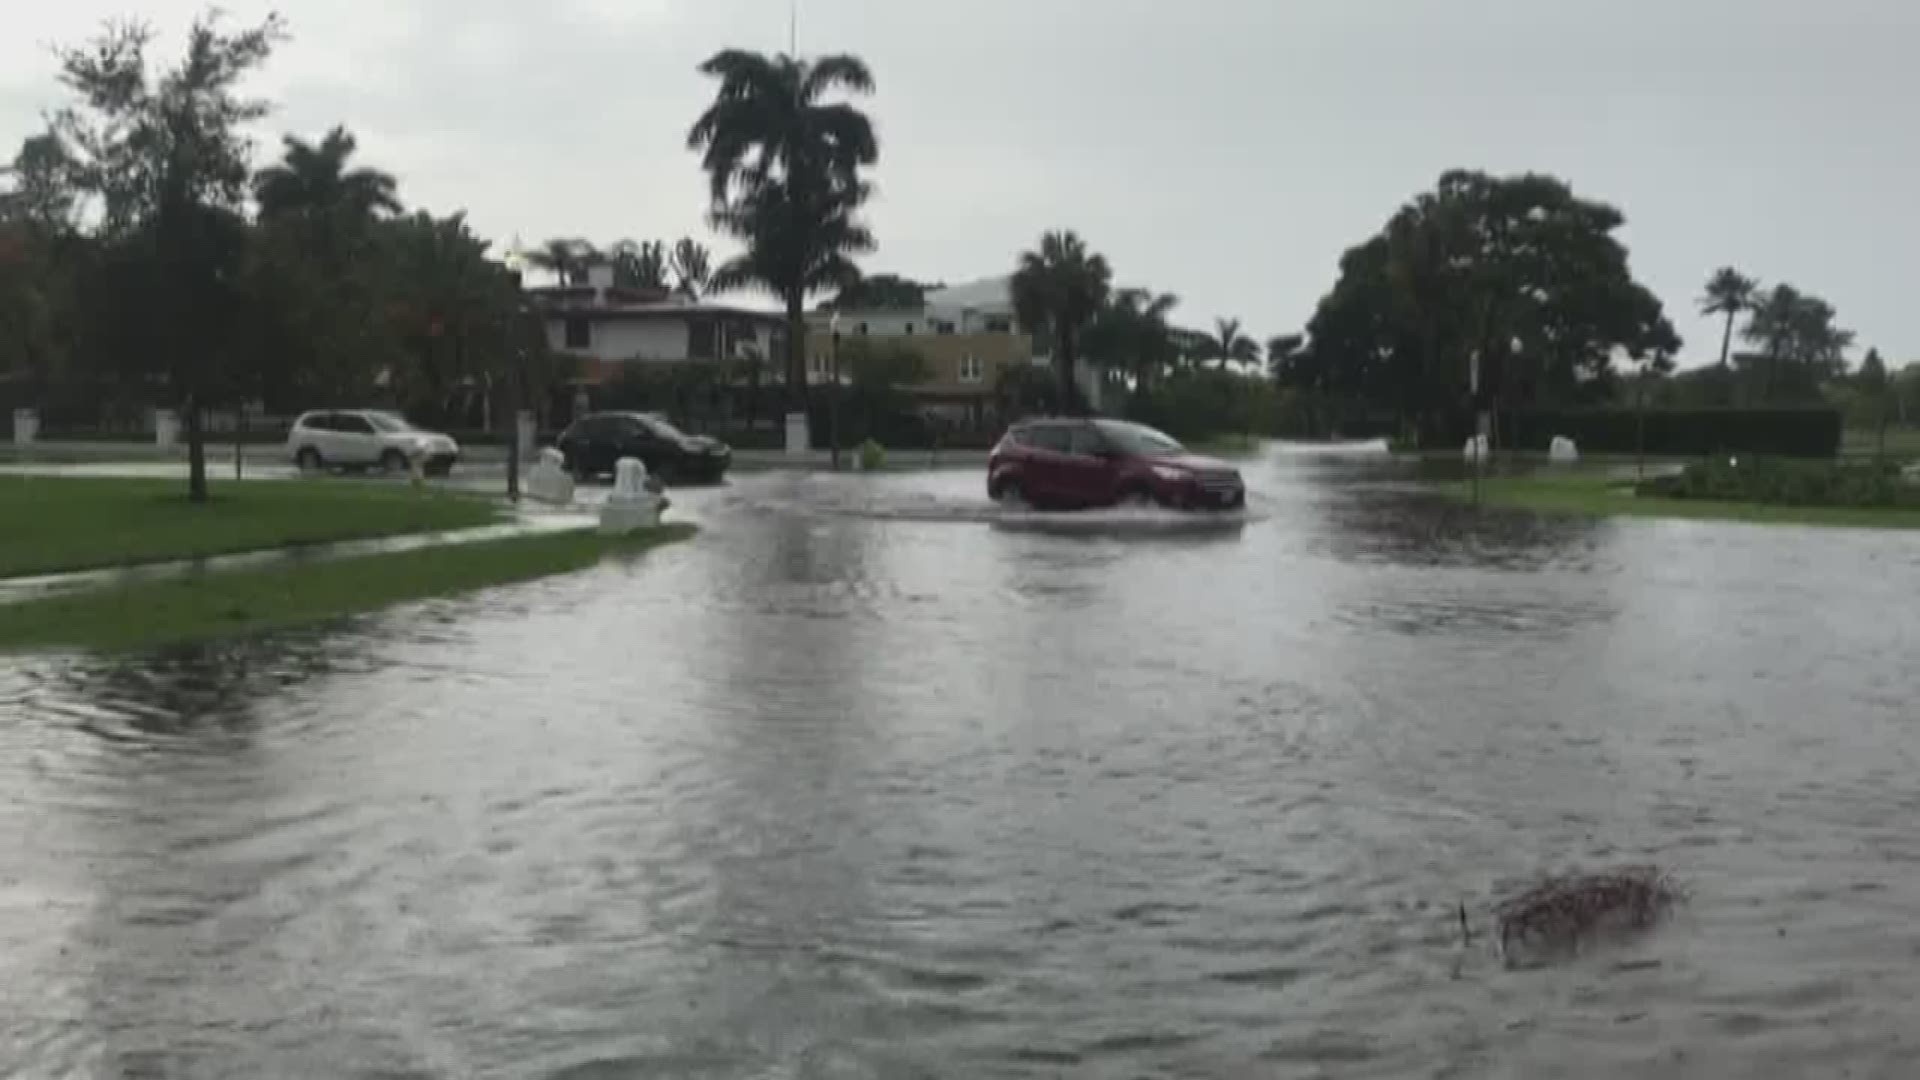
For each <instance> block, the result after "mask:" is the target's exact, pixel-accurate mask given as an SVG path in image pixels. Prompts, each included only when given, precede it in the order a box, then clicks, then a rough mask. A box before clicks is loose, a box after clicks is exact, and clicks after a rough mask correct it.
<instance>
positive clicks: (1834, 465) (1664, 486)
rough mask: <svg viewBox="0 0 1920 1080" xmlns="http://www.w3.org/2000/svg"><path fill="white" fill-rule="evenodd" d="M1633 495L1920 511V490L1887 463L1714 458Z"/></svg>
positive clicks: (1647, 482) (1645, 483)
mask: <svg viewBox="0 0 1920 1080" xmlns="http://www.w3.org/2000/svg"><path fill="white" fill-rule="evenodd" d="M1635 490H1636V491H1638V492H1639V493H1640V494H1642V495H1657V496H1660V497H1662V498H1668V499H1707V500H1712V501H1716V502H1750V503H1763V504H1769V505H1776V506H1841V507H1861V508H1871V509H1886V508H1893V507H1902V508H1920V486H1916V485H1914V484H1912V483H1908V482H1906V481H1904V480H1903V479H1902V478H1901V475H1900V466H1899V465H1898V464H1895V463H1893V462H1884V461H1863V460H1851V461H1840V462H1818V461H1796V460H1791V459H1786V458H1768V457H1743V458H1738V459H1735V458H1721V457H1716V458H1712V459H1709V460H1707V461H1702V462H1698V463H1696V464H1693V465H1689V466H1687V467H1686V468H1685V469H1683V470H1681V471H1680V472H1679V473H1678V474H1676V475H1673V476H1662V477H1657V478H1655V479H1652V480H1645V481H1642V482H1641V483H1640V484H1638V485H1637V486H1636V488H1635Z"/></svg>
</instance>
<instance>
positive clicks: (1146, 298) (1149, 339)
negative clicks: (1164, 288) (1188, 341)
mask: <svg viewBox="0 0 1920 1080" xmlns="http://www.w3.org/2000/svg"><path fill="white" fill-rule="evenodd" d="M1179 303H1180V298H1179V297H1177V296H1175V295H1173V294H1172V293H1154V292H1152V291H1150V290H1147V289H1119V290H1116V291H1115V292H1114V294H1113V297H1112V299H1110V300H1109V301H1108V302H1107V304H1106V306H1105V307H1104V308H1103V309H1101V312H1100V314H1099V315H1098V316H1097V317H1095V319H1094V321H1093V325H1092V326H1090V327H1089V328H1088V329H1087V336H1086V341H1085V343H1084V346H1085V351H1086V354H1087V356H1088V358H1089V359H1093V360H1097V361H1099V362H1100V363H1103V364H1105V365H1106V366H1108V367H1111V368H1116V369H1119V370H1122V371H1126V372H1129V373H1131V374H1132V375H1133V389H1134V393H1136V394H1145V393H1148V392H1150V391H1151V390H1152V389H1153V378H1154V376H1155V375H1156V374H1158V373H1159V372H1160V371H1161V370H1162V369H1164V368H1166V367H1167V366H1168V365H1169V364H1171V363H1172V362H1173V357H1174V353H1175V352H1176V347H1175V344H1174V340H1173V327H1172V326H1171V325H1170V324H1169V323H1168V321H1167V320H1168V317H1169V316H1170V315H1172V314H1173V309H1174V307H1175V306H1177V305H1178V304H1179Z"/></svg>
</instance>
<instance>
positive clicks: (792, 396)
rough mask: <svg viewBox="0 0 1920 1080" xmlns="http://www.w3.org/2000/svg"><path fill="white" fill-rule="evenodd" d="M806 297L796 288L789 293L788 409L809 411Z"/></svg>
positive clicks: (790, 410) (791, 410)
mask: <svg viewBox="0 0 1920 1080" xmlns="http://www.w3.org/2000/svg"><path fill="white" fill-rule="evenodd" d="M805 305H806V297H805V296H804V295H803V294H802V293H801V292H799V291H798V290H795V291H794V292H792V293H789V294H788V295H787V411H788V412H806V411H807V314H806V307H805Z"/></svg>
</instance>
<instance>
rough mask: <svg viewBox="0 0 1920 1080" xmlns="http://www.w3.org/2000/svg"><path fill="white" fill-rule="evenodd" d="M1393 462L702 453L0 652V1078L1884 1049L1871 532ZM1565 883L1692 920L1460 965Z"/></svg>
mask: <svg viewBox="0 0 1920 1080" xmlns="http://www.w3.org/2000/svg"><path fill="white" fill-rule="evenodd" d="M1392 468H1393V467H1392V466H1388V465H1384V464H1381V465H1370V464H1367V463H1365V462H1363V461H1360V460H1341V459H1338V458H1332V457H1327V458H1318V457H1310V456H1304V455H1299V456H1295V455H1288V454H1285V453H1270V454H1269V455H1268V456H1267V457H1266V458H1264V459H1262V460H1259V461H1252V462H1248V463H1247V464H1246V465H1245V466H1244V470H1245V472H1246V475H1247V479H1248V484H1249V487H1250V488H1251V489H1252V491H1253V492H1254V502H1253V507H1252V512H1251V513H1250V515H1249V516H1248V518H1247V519H1245V520H1225V521H1221V520H1207V521H1204V522H1201V523H1195V522H1194V521H1192V520H1190V519H1163V518H1160V517H1159V516H1158V515H1135V516H1129V515H1108V516H1101V515H1093V516H1089V517H1080V518H1072V519H1068V520H1066V521H1064V522H1063V521H1058V520H1054V519H1049V518H1039V519H1035V518H1033V517H1032V516H1031V515H1013V516H1012V517H1010V518H1002V517H1001V516H1000V515H999V514H998V512H997V511H996V510H995V509H994V508H992V507H989V506H987V505H986V504H985V499H984V495H983V494H982V490H981V489H982V487H983V484H982V478H981V476H980V474H979V472H978V471H977V470H959V471H949V472H936V473H918V474H892V475H882V476H872V477H863V476H816V475H807V474H775V475H762V476H749V477H744V478H742V479H740V480H738V481H736V482H735V483H734V484H733V485H731V486H729V487H727V488H724V489H718V490H712V491H703V492H689V493H686V494H685V496H684V498H682V497H681V495H680V494H678V493H676V510H675V513H676V515H679V516H684V517H688V518H691V519H694V520H698V521H699V522H701V524H702V525H703V527H704V532H703V533H702V535H701V536H700V537H698V538H697V539H696V540H694V541H693V542H691V543H687V544H681V545H676V546H672V547H669V548H665V549H661V550H658V551H654V552H651V553H649V554H646V555H645V556H643V557H641V558H638V559H637V560H634V561H632V562H630V563H609V564H606V565H603V566H602V567H600V568H598V569H596V570H594V571H591V572H587V573H583V574H578V575H574V576H570V577H563V578H556V579H551V580H548V581H543V582H537V583H533V584H530V585H525V586H518V587H513V588H507V589H502V590H498V591H495V592H491V593H488V594H485V595H482V596H478V597H475V598H470V599H462V600H449V601H438V602H433V603H429V604H425V605H416V606H412V607H408V608H404V609H401V610H398V611H396V612H393V613H390V614H387V615H383V616H377V617H372V618H367V619H361V620H357V621H355V622H352V623H350V624H347V625H344V626H340V627H336V628H333V629H331V630H328V631H325V632H314V633H303V634H289V635H280V636H275V637H270V638H266V639H261V640H255V641H247V642H241V643H236V644H232V645H227V646H222V647H219V648H214V649H205V648H201V649H194V650H189V651H183V652H179V653H172V654H166V655H159V656H146V657H137V658H126V659H101V658H60V657H34V658H17V657H16V658H6V659H0V1075H8V1076H14V1075H19V1076H49V1077H66V1076H84V1077H93V1076H100V1077H107V1076H113V1077H118V1076H138V1077H234V1078H241V1077H264V1076H353V1077H502V1078H505V1077H566V1078H573V1080H582V1078H602V1077H625V1076H647V1077H652V1076H675V1077H681V1076H700V1077H709V1076H710V1077H876V1078H880V1077H885V1078H895V1077H915V1076H926V1077H968V1078H971V1077H1001V1076H1006V1077H1053V1076H1074V1077H1078V1076H1090V1077H1108V1076H1112V1077H1137V1076H1316V1075H1327V1076H1342V1077H1345V1076H1396V1077H1397V1076H1422V1077H1425V1076H1462V1077H1482V1076H1493V1077H1515V1078H1522V1077H1525V1078H1534V1077H1553V1076H1578V1077H1613V1076H1623V1075H1633V1076H1688V1077H1699V1076H1707V1077H1743V1078H1747V1077H1804V1076H1842V1075H1850V1076H1855V1077H1878V1076H1886V1077H1893V1076H1906V1075H1911V1068H1912V1065H1911V1063H1912V1061H1913V1060H1915V1058H1916V1056H1920V1032H1916V1031H1915V1030H1914V1028H1913V1027H1912V1025H1911V1023H1910V1020H1909V1015H1910V1012H1911V1004H1910V1003H1911V1002H1912V1001H1913V1000H1915V999H1916V998H1920V833H1916V832H1915V830H1914V827H1913V823H1914V821H1915V816H1916V813H1920V663H1916V660H1915V657H1916V656H1920V604H1916V603H1915V598H1916V597H1920V539H1916V536H1915V534H1912V533H1900V532H1891V531H1890V532H1857V531H1842V530H1813V529H1792V528H1786V529H1766V528H1757V527H1751V526H1742V525H1732V524H1725V525H1723V524H1711V523H1677V522H1676V523H1665V522H1622V523H1606V522H1584V521H1563V520H1545V519H1537V518H1532V517H1528V516H1524V515H1513V514H1497V515H1495V514H1490V515H1486V516H1483V517H1475V516H1474V515H1473V514H1471V513H1470V512H1468V511H1466V510H1463V509H1460V508H1455V507H1449V506H1447V505H1445V504H1442V503H1439V502H1437V501H1435V500H1433V499H1432V498H1431V497H1429V496H1425V495H1423V494H1421V493H1420V492H1418V491H1417V490H1416V489H1415V488H1414V487H1412V486H1411V485H1409V484H1408V483H1406V482H1405V481H1406V477H1405V476H1404V475H1396V474H1395V473H1394V472H1393V471H1392ZM682 511H684V513H682ZM1621 861H1653V862H1658V863H1660V864H1662V865H1663V866H1666V867H1667V868H1669V869H1671V870H1673V871H1674V872H1676V873H1677V874H1678V875H1680V876H1681V878H1682V879H1683V880H1684V881H1685V882H1686V883H1687V885H1688V887H1689V889H1690V891H1691V894H1692V898H1691V901H1690V902H1689V903H1688V904H1687V905H1686V906H1685V908H1684V909H1682V910H1681V912H1680V913H1679V915H1678V917H1677V918H1676V919H1675V920H1674V921H1673V922H1671V923H1670V924H1668V925H1666V926H1664V927H1662V928H1661V929H1659V930H1657V931H1655V932H1653V933H1652V934H1650V935H1648V936H1646V937H1644V938H1642V939H1640V940H1638V941H1635V942H1631V943H1628V944H1625V945H1622V946H1619V947H1614V948H1609V949H1604V950H1600V951H1596V952H1593V953H1590V954H1589V955H1586V956H1583V957H1581V958H1579V959H1577V960H1575V961H1573V962H1571V963H1569V964H1565V965H1561V966H1554V967H1546V968H1541V969H1537V970H1522V971H1510V970H1506V969H1505V968H1504V967H1503V966H1502V964H1501V962H1500V961H1499V959H1498V958H1497V957H1495V956H1494V954H1493V952H1492V950H1491V947H1490V946H1489V944H1488V938H1487V935H1486V934H1485V931H1486V929H1487V928H1488V926H1487V922H1486V920H1487V912H1488V910H1489V909H1490V906H1491V904H1492V902H1493V901H1494V900H1495V899H1497V898H1498V897H1499V896H1500V895H1503V894H1504V893H1505V892H1507V891H1509V890H1510V889H1512V888H1513V887H1514V886H1516V885H1518V884H1521V883H1523V882H1525V881H1527V880H1530V879H1531V878H1532V877H1534V876H1535V875H1537V874H1539V873H1542V872H1546V871H1550V870H1555V869H1565V868H1569V867H1572V866H1576V865H1584V866H1591V865H1597V864H1600V863H1612V862H1621ZM1461 903H1464V904H1465V905H1466V907H1467V911H1468V913H1469V916H1470V918H1471V921H1472V922H1473V923H1474V924H1475V930H1476V936H1475V938H1474V940H1473V941H1472V943H1471V944H1470V945H1466V946H1463V944H1462V941H1461V935H1460V929H1459V925H1458V921H1457V915H1456V908H1457V906H1458V905H1459V904H1461Z"/></svg>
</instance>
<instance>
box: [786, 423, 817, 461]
mask: <svg viewBox="0 0 1920 1080" xmlns="http://www.w3.org/2000/svg"><path fill="white" fill-rule="evenodd" d="M808 435H809V433H808V431H807V414H806V413H804V412H790V413H788V414H787V453H788V454H789V455H791V456H796V457H797V456H799V455H801V454H804V453H806V452H807V449H808V447H810V446H811V445H812V440H811V439H809V438H808Z"/></svg>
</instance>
